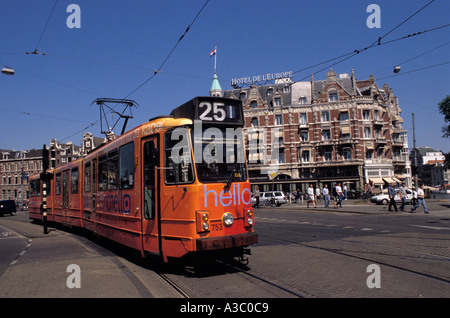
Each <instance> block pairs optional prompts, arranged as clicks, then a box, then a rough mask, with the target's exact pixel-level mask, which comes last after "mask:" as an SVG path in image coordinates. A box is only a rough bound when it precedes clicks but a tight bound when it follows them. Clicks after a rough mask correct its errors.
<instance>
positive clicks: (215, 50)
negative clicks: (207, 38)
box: [209, 48, 217, 56]
mask: <svg viewBox="0 0 450 318" xmlns="http://www.w3.org/2000/svg"><path fill="white" fill-rule="evenodd" d="M216 53H217V48H215V49H214V50H213V51H212V52H211V53H209V56H214V55H216Z"/></svg>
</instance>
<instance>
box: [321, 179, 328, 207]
mask: <svg viewBox="0 0 450 318" xmlns="http://www.w3.org/2000/svg"><path fill="white" fill-rule="evenodd" d="M322 194H323V200H324V201H325V207H326V208H328V206H329V205H330V193H329V191H328V185H325V186H324V187H323V189H322Z"/></svg>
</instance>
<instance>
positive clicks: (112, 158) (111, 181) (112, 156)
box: [108, 150, 119, 190]
mask: <svg viewBox="0 0 450 318" xmlns="http://www.w3.org/2000/svg"><path fill="white" fill-rule="evenodd" d="M118 161H119V157H118V155H117V150H114V151H111V152H110V153H109V154H108V190H116V189H117V176H118V174H119V171H118V168H117V163H118Z"/></svg>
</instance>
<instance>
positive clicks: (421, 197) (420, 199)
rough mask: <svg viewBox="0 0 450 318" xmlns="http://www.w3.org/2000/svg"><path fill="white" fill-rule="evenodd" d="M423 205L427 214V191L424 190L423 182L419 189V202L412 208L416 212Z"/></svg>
mask: <svg viewBox="0 0 450 318" xmlns="http://www.w3.org/2000/svg"><path fill="white" fill-rule="evenodd" d="M421 204H422V205H423V209H424V211H425V214H428V209H427V204H426V203H425V193H424V192H423V184H422V185H421V186H420V188H419V189H417V204H416V205H415V206H414V207H413V208H412V209H411V212H414V211H415V210H416V209H417V208H418V207H419V206H420V205H421Z"/></svg>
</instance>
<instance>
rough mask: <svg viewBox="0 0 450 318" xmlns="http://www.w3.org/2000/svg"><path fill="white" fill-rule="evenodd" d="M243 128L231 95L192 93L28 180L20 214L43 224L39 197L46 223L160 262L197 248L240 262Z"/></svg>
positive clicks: (245, 212) (244, 246)
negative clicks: (167, 109) (174, 105)
mask: <svg viewBox="0 0 450 318" xmlns="http://www.w3.org/2000/svg"><path fill="white" fill-rule="evenodd" d="M243 126H244V116H243V109H242V104H241V102H240V101H239V100H233V99H225V98H218V97H196V98H194V99H192V100H191V101H189V102H187V103H185V104H184V105H182V106H180V107H178V108H176V109H174V110H173V111H172V113H171V115H169V116H161V117H157V118H154V119H151V120H149V122H147V123H145V124H142V125H140V126H138V127H136V128H134V129H132V130H130V131H128V132H126V133H124V134H122V135H121V136H119V137H116V138H115V139H113V140H111V141H109V142H106V143H104V144H103V145H102V146H100V147H98V148H96V149H94V150H93V151H91V152H90V153H89V154H87V155H86V156H85V157H83V158H80V159H78V160H76V161H73V162H70V163H68V164H66V165H63V166H60V167H57V168H55V169H50V170H47V171H44V174H41V175H40V176H39V175H35V176H32V177H30V204H29V217H30V218H31V219H33V220H36V221H45V218H44V216H43V215H45V213H43V211H44V212H45V208H44V209H43V208H42V207H43V204H45V203H46V215H47V216H46V220H48V221H49V222H54V223H60V224H64V225H67V226H70V227H79V228H83V229H86V230H88V231H90V232H93V233H95V234H96V235H99V236H102V237H106V238H108V239H111V240H113V241H115V242H118V243H120V244H123V245H125V246H128V247H130V248H133V249H136V250H138V251H140V253H141V255H142V256H143V257H149V256H157V257H159V258H160V259H162V260H163V261H164V262H167V261H169V260H171V259H180V258H185V257H187V256H193V255H195V256H196V255H203V254H208V255H209V254H213V255H216V254H219V255H222V254H226V255H232V256H234V257H240V258H243V257H244V255H245V254H250V250H249V248H248V247H249V246H250V245H252V244H255V243H257V242H258V236H257V234H256V233H255V232H254V230H253V224H254V214H253V208H252V205H251V190H250V183H249V180H248V173H247V166H246V160H245V147H244V144H243V135H242V128H243ZM45 175H47V177H43V176H45ZM44 182H45V194H44V193H43V192H44V187H43V183H44ZM44 197H45V199H43V198H44ZM45 200H46V202H45Z"/></svg>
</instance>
